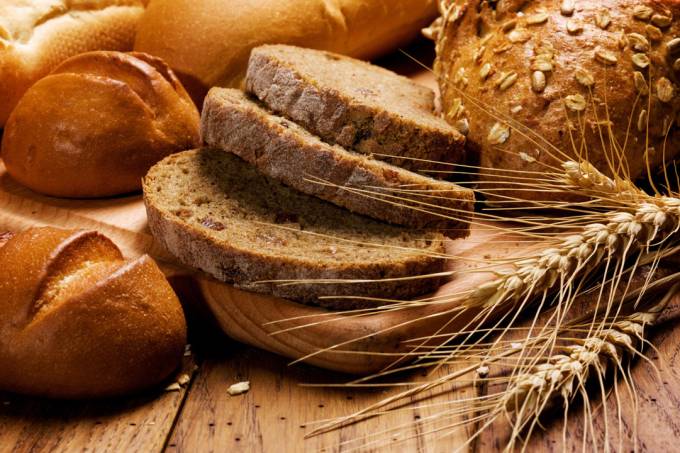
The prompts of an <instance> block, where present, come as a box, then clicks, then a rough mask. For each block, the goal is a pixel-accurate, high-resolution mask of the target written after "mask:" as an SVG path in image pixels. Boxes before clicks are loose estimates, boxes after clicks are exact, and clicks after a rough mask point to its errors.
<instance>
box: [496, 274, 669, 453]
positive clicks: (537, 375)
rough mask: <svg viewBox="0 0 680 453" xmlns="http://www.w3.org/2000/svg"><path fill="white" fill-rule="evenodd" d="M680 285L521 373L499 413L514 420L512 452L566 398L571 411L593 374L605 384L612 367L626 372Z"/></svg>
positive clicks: (507, 390)
mask: <svg viewBox="0 0 680 453" xmlns="http://www.w3.org/2000/svg"><path fill="white" fill-rule="evenodd" d="M679 287H680V286H679V285H678V284H675V285H674V286H673V287H672V288H671V290H670V291H668V293H667V294H666V296H665V297H663V298H662V300H661V301H660V302H659V303H658V304H656V305H654V306H653V307H651V308H649V309H648V310H646V311H640V312H636V313H633V314H631V315H628V316H625V317H623V318H622V319H620V320H618V321H616V322H614V323H612V324H611V326H610V327H608V328H606V329H603V330H601V331H599V332H597V333H596V334H595V335H592V336H589V337H587V338H585V339H583V340H579V341H578V342H577V343H575V344H572V345H570V346H566V347H564V348H563V353H562V354H556V355H553V356H551V357H549V358H548V359H546V360H545V361H544V362H543V363H540V364H538V365H536V366H534V368H533V370H531V371H529V372H525V373H521V374H518V375H516V376H515V377H514V378H513V379H512V380H511V381H510V383H509V384H508V387H507V389H506V390H505V392H504V393H503V394H502V397H501V399H500V402H499V405H498V406H497V408H496V411H495V412H496V414H497V415H500V414H503V415H505V416H507V417H508V418H509V419H511V420H513V430H512V435H511V439H510V441H509V442H508V445H507V448H506V450H512V449H513V448H514V446H515V443H516V441H517V439H518V438H519V436H520V434H521V433H522V432H523V431H524V430H526V429H529V430H531V429H533V428H534V426H535V425H536V424H537V423H538V420H539V418H540V416H541V415H542V414H543V413H544V412H545V411H546V410H547V409H549V408H552V407H554V406H555V405H556V404H557V403H558V402H559V401H560V400H561V401H562V402H563V405H564V407H565V411H566V410H567V409H568V407H569V405H570V403H571V401H573V399H574V398H575V397H576V395H578V394H579V393H580V392H579V390H583V391H585V385H586V383H587V382H588V381H589V380H592V377H593V375H594V374H595V375H599V376H597V379H598V380H600V381H602V380H604V378H605V374H606V372H607V370H608V369H609V368H610V367H614V368H620V367H621V363H622V361H623V360H624V358H626V357H628V358H632V357H634V356H636V355H642V346H643V345H644V343H645V327H646V326H653V325H654V324H655V322H656V321H657V320H658V319H659V316H660V315H661V313H662V312H663V310H664V309H665V308H666V307H667V306H668V304H669V302H670V300H671V298H672V296H674V295H675V294H676V293H677V291H678V288H679Z"/></svg>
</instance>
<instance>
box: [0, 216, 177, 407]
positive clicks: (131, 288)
mask: <svg viewBox="0 0 680 453" xmlns="http://www.w3.org/2000/svg"><path fill="white" fill-rule="evenodd" d="M0 264H1V265H2V269H3V272H2V273H0V335H2V338H3V341H2V342H1V343H0V361H1V362H2V363H3V367H1V368H0V389H2V390H4V391H12V392H18V393H25V394H31V395H39V396H47V397H54V398H88V397H103V396H111V395H120V394H127V393H130V392H134V391H138V390H141V389H144V388H147V387H149V386H152V385H154V384H157V383H159V382H160V381H161V380H163V379H165V378H166V377H167V376H168V375H169V374H170V373H171V372H172V371H173V370H175V369H176V367H177V366H178V364H179V361H180V360H181V357H182V352H183V350H184V344H185V342H186V325H185V321H184V315H183V313H182V308H181V306H180V304H179V301H178V300H177V297H176V296H175V294H174V292H173V291H172V288H170V285H169V284H168V282H167V281H166V280H165V277H164V276H163V274H162V273H161V271H160V270H159V269H158V267H157V266H156V264H155V263H154V262H153V260H151V259H150V258H149V257H147V256H143V257H141V258H139V259H137V260H135V261H125V260H124V259H123V257H122V255H121V253H120V250H118V248H117V247H116V246H115V245H114V244H113V243H112V242H111V241H110V240H108V239H107V238H106V237H104V236H102V235H100V234H98V233H95V232H83V231H73V230H59V229H55V228H33V229H29V230H26V231H24V232H22V233H19V234H17V235H16V236H14V237H13V238H12V239H10V240H9V241H8V242H7V244H6V245H4V247H1V248H0Z"/></svg>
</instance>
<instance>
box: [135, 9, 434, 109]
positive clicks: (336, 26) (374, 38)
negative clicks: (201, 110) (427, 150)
mask: <svg viewBox="0 0 680 453" xmlns="http://www.w3.org/2000/svg"><path fill="white" fill-rule="evenodd" d="M387 4H389V7H387ZM434 15H436V5H435V1H434V0H390V2H388V3H386V2H384V1H375V0H288V1H285V2H283V1H280V0H258V1H251V2H245V1H240V2H232V1H227V0H165V1H155V2H151V4H150V5H149V7H148V9H147V11H146V12H145V14H144V16H143V17H142V20H141V21H140V25H139V31H138V33H137V37H136V40H135V50H140V51H142V52H148V53H150V54H153V55H158V56H159V57H161V58H163V59H164V60H165V61H167V62H168V64H169V65H170V66H171V67H172V68H173V70H175V71H176V72H177V74H178V75H179V77H180V79H181V80H182V82H183V83H184V85H185V86H186V87H187V89H188V90H189V92H190V93H191V95H192V97H193V98H194V99H195V100H196V102H197V103H198V104H199V105H200V104H201V101H202V99H203V96H205V94H206V93H207V91H208V89H209V88H211V87H213V86H223V87H224V86H229V87H237V86H238V85H239V84H240V83H241V81H242V79H243V76H244V75H245V70H246V65H247V62H248V55H249V54H250V50H251V49H252V48H253V47H256V46H258V45H260V44H268V43H286V44H294V45H299V46H303V47H314V48H317V49H326V50H331V51H334V52H338V53H342V54H346V55H350V56H354V57H357V58H364V59H370V58H373V57H376V56H378V55H380V54H382V53H385V52H386V51H390V50H393V49H396V48H397V47H398V46H400V45H402V44H405V43H407V42H408V41H409V40H411V39H412V38H413V37H415V36H416V35H417V34H418V32H419V30H420V29H421V28H422V27H423V26H424V25H425V24H426V23H427V22H429V21H430V20H431V19H432V17H434ZM178 18H181V20H178Z"/></svg>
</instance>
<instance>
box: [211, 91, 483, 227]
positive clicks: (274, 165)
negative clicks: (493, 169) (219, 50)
mask: <svg viewBox="0 0 680 453" xmlns="http://www.w3.org/2000/svg"><path fill="white" fill-rule="evenodd" d="M201 123H202V125H201V130H202V133H203V139H204V140H205V141H206V143H207V144H208V145H210V146H212V147H217V148H220V149H223V150H226V151H230V152H233V153H234V154H236V155H238V156H239V157H241V158H242V159H244V160H246V161H248V162H249V163H251V164H253V165H255V166H256V167H257V168H258V169H259V170H260V171H261V172H263V173H264V174H265V175H267V176H269V177H272V178H274V179H278V180H279V181H282V182H283V183H285V184H286V185H288V186H291V187H294V188H295V189H297V190H299V191H301V192H304V193H306V194H309V195H315V196H317V197H319V198H322V199H324V200H326V201H330V202H332V203H334V204H336V205H338V206H342V207H345V208H347V209H349V210H350V211H352V212H356V213H359V214H363V215H367V216H369V217H373V218H375V219H378V220H383V221H385V222H390V223H393V224H397V225H403V226H408V227H412V228H431V229H432V228H436V229H439V230H440V231H445V234H447V236H449V237H454V238H456V237H462V236H466V235H467V233H468V231H469V228H468V224H467V223H466V222H464V221H462V220H459V219H460V218H461V217H465V216H466V215H468V214H469V213H470V212H471V211H472V210H473V203H474V194H473V192H472V191H471V190H469V189H464V188H462V187H460V186H457V185H456V184H453V183H450V182H446V181H439V180H436V179H433V178H429V177H426V176H422V175H419V174H417V173H413V172H410V171H408V170H404V169H402V168H400V167H395V166H393V165H390V164H387V163H385V162H382V161H377V160H375V159H373V158H371V157H370V156H366V155H363V154H358V153H354V152H350V151H347V150H345V149H344V148H342V147H340V146H338V145H329V144H327V143H325V142H323V141H321V140H320V139H319V138H318V137H316V136H314V135H312V134H311V133H309V132H307V131H306V130H305V129H303V128H302V127H300V126H298V125H296V124H294V123H292V122H291V121H288V120H287V119H285V118H282V117H280V116H275V115H271V114H269V112H267V111H266V110H265V109H264V108H263V107H262V106H261V104H259V103H257V102H256V101H253V100H251V99H249V98H248V97H247V95H246V94H245V93H243V92H242V91H240V90H234V89H224V88H213V89H212V90H210V92H209V93H208V96H207V97H206V99H205V103H204V104H203V115H202V119H201Z"/></svg>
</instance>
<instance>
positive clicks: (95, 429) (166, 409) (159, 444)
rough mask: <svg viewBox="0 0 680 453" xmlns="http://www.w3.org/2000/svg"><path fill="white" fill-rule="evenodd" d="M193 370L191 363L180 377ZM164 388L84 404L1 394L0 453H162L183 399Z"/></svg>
mask: <svg viewBox="0 0 680 453" xmlns="http://www.w3.org/2000/svg"><path fill="white" fill-rule="evenodd" d="M193 369H194V362H193V359H191V358H189V359H187V360H185V363H184V366H183V370H182V371H181V372H180V373H179V374H181V373H193ZM173 380H174V379H173ZM173 380H171V381H170V382H172V381H173ZM162 388H163V387H161V388H160V389H157V390H154V391H150V392H145V393H144V394H143V395H138V396H133V397H126V398H119V399H110V400H102V401H82V402H78V401H52V400H49V401H48V400H43V399H36V398H27V397H23V396H19V395H7V394H0V453H10V452H11V453H23V452H41V451H45V452H48V451H49V452H73V451H83V452H85V451H96V452H111V453H118V452H133V451H134V452H136V451H139V452H150V453H152V452H161V451H163V448H164V446H165V443H166V441H167V438H168V435H169V434H170V432H171V430H172V427H173V425H174V423H175V421H176V417H177V414H178V412H179V409H180V408H181V406H182V404H183V402H184V399H185V397H186V395H187V390H186V388H182V389H180V391H173V392H166V391H164V390H162Z"/></svg>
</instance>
